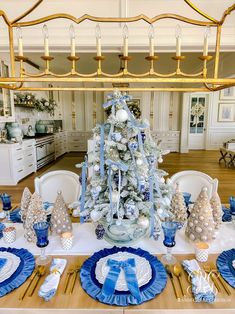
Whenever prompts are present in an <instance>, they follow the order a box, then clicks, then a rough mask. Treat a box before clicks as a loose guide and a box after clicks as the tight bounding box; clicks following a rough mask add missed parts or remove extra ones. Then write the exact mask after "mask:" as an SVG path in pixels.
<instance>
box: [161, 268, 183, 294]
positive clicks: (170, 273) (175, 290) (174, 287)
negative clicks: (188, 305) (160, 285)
mask: <svg viewBox="0 0 235 314" xmlns="http://www.w3.org/2000/svg"><path fill="white" fill-rule="evenodd" d="M165 268H166V272H167V274H168V276H169V277H170V280H171V284H172V287H173V289H174V292H175V297H176V299H177V300H180V296H179V293H178V291H177V289H176V286H175V283H174V278H173V275H172V272H171V269H170V266H169V265H166V266H165Z"/></svg>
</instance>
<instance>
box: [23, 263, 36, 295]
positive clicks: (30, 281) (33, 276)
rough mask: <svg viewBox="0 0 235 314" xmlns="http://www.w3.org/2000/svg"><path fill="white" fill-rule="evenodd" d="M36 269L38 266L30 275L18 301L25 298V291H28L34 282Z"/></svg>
mask: <svg viewBox="0 0 235 314" xmlns="http://www.w3.org/2000/svg"><path fill="white" fill-rule="evenodd" d="M38 268H39V266H38V267H36V268H35V269H34V271H33V273H32V275H31V277H30V279H29V283H28V285H27V287H26V289H25V290H24V291H23V292H22V293H21V294H20V296H19V300H20V301H22V300H23V299H24V297H25V296H26V293H27V291H28V290H29V288H30V286H31V284H32V282H33V281H34V278H35V277H36V275H37V272H38Z"/></svg>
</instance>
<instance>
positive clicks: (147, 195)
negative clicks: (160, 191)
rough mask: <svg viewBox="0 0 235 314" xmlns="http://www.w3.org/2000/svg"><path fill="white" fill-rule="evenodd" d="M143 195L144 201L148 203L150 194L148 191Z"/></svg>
mask: <svg viewBox="0 0 235 314" xmlns="http://www.w3.org/2000/svg"><path fill="white" fill-rule="evenodd" d="M143 195H144V201H145V202H148V201H149V200H150V192H149V190H146V191H144V192H143Z"/></svg>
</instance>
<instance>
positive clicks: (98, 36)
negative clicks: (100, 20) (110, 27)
mask: <svg viewBox="0 0 235 314" xmlns="http://www.w3.org/2000/svg"><path fill="white" fill-rule="evenodd" d="M95 37H96V51H97V57H100V56H101V30H100V25H99V24H97V25H96V28H95Z"/></svg>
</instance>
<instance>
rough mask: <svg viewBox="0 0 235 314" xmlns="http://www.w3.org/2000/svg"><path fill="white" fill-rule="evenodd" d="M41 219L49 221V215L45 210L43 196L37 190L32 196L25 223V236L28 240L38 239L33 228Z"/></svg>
mask: <svg viewBox="0 0 235 314" xmlns="http://www.w3.org/2000/svg"><path fill="white" fill-rule="evenodd" d="M41 221H47V215H46V212H45V211H44V210H43V203H42V198H41V196H40V195H39V194H37V193H36V192H35V193H34V194H33V195H32V197H31V200H30V204H29V207H28V210H27V213H26V219H25V224H24V230H25V233H24V236H25V238H26V240H27V241H29V242H35V241H36V235H35V231H34V229H33V225H34V224H35V223H37V222H41Z"/></svg>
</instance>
